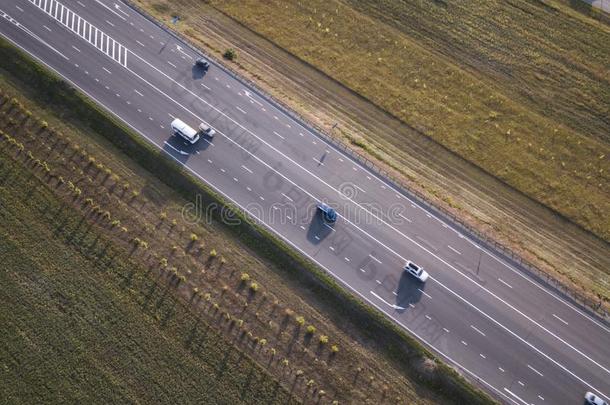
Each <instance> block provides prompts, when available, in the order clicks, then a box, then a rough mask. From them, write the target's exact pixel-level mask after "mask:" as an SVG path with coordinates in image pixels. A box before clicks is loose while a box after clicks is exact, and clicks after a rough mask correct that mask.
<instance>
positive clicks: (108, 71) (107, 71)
mask: <svg viewBox="0 0 610 405" xmlns="http://www.w3.org/2000/svg"><path fill="white" fill-rule="evenodd" d="M102 69H104V70H105V71H106V73H108V74H109V75H111V74H112V72H111V71H110V70H108V69H106V68H105V67H102Z"/></svg>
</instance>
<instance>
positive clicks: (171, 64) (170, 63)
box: [167, 61, 177, 68]
mask: <svg viewBox="0 0 610 405" xmlns="http://www.w3.org/2000/svg"><path fill="white" fill-rule="evenodd" d="M167 63H168V64H169V65H170V66H173V67H174V68H177V66H176V65H174V64H173V63H172V62H170V61H167Z"/></svg>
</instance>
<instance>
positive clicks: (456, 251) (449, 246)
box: [447, 245, 461, 255]
mask: <svg viewBox="0 0 610 405" xmlns="http://www.w3.org/2000/svg"><path fill="white" fill-rule="evenodd" d="M447 247H448V248H449V249H451V250H453V251H454V252H455V253H457V254H458V255H461V253H460V252H459V251H458V250H456V249H454V248H453V247H451V245H447Z"/></svg>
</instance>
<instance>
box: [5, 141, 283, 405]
mask: <svg viewBox="0 0 610 405" xmlns="http://www.w3.org/2000/svg"><path fill="white" fill-rule="evenodd" d="M4 153H5V152H4V151H1V152H0V156H1V157H2V158H1V159H0V241H2V242H1V243H0V261H1V262H2V270H1V271H0V284H1V285H2V288H1V289H0V302H1V303H2V305H0V324H1V325H2V328H0V339H1V340H2V345H1V347H0V381H1V383H0V398H3V400H2V402H4V403H13V404H16V403H126V402H132V403H188V402H200V403H203V402H205V403H218V404H220V403H252V404H258V403H281V404H284V403H286V402H290V400H289V397H288V395H287V393H286V391H285V390H284V389H282V388H281V387H280V386H279V385H278V383H277V381H275V379H274V378H272V377H271V376H270V375H268V374H266V373H265V372H264V371H263V370H262V369H261V368H260V367H259V366H257V365H256V364H255V363H254V362H253V361H251V360H249V359H248V358H247V357H245V356H244V355H243V353H241V352H240V351H239V350H237V349H236V348H235V347H234V346H233V345H232V344H231V343H229V342H227V341H225V340H224V339H223V337H222V336H220V335H218V334H217V333H216V332H215V331H213V330H212V329H210V328H209V327H208V326H207V325H206V324H205V322H202V321H201V320H200V319H199V318H198V317H197V316H196V315H194V314H193V313H192V312H191V310H190V309H189V308H187V307H186V306H185V304H184V303H183V302H182V301H181V300H179V299H177V297H176V296H175V295H173V294H171V293H170V294H168V293H167V291H166V290H167V289H168V288H170V287H169V286H164V285H163V284H161V283H160V284H157V280H156V277H153V275H152V274H150V273H147V272H146V269H145V268H142V266H141V265H140V264H139V263H138V262H137V261H136V260H133V261H132V260H129V259H127V257H126V255H125V252H120V251H117V250H115V248H114V246H113V244H112V243H111V242H109V241H108V240H107V239H106V238H105V237H104V235H100V234H99V233H98V232H96V230H95V229H94V228H93V227H91V225H90V224H88V223H87V221H86V219H85V218H83V217H82V216H81V215H80V213H78V211H76V210H74V209H73V208H72V207H70V206H69V205H66V204H65V203H63V202H62V201H59V200H58V199H57V198H56V197H55V196H54V195H53V193H52V192H51V191H50V190H48V189H47V187H46V185H45V184H43V183H41V182H39V181H38V179H36V178H34V177H32V175H31V173H28V171H27V170H24V168H23V167H21V165H20V164H15V163H14V162H12V161H11V160H10V158H9V159H7V158H6V155H5V154H4ZM128 277H130V278H131V279H130V281H129V282H127V279H128ZM155 286H156V287H157V288H156V289H153V287H155ZM195 335H197V336H200V341H199V343H198V344H197V345H191V344H190V341H191V339H192V337H193V336H195Z"/></svg>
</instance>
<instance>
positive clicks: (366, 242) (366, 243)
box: [32, 21, 603, 398]
mask: <svg viewBox="0 0 610 405" xmlns="http://www.w3.org/2000/svg"><path fill="white" fill-rule="evenodd" d="M32 25H36V22H35V21H34V22H33V23H32ZM113 36H114V37H116V35H113ZM66 41H67V43H69V42H70V38H66ZM79 52H82V51H81V50H80V49H79ZM102 64H103V62H102ZM168 66H170V67H171V65H168ZM111 69H112V68H111ZM153 74H154V73H153ZM166 74H168V75H169V74H171V72H168V73H166ZM69 77H71V76H69ZM114 80H117V79H116V76H113V77H112V81H114ZM151 80H152V79H151ZM155 80H158V78H157V79H155ZM217 81H218V82H221V80H220V79H219V80H214V82H217ZM208 83H209V84H210V86H208V87H210V88H213V87H212V83H213V82H208ZM130 84H131V85H132V87H133V83H130V81H129V80H126V82H125V83H122V84H121V85H120V86H119V87H120V88H121V89H123V88H128V87H126V86H129V85H130ZM227 84H228V85H229V86H230V87H227V89H230V88H231V84H230V82H229V83H226V84H225V87H226V85H227ZM107 90H108V89H107ZM170 90H171V89H169V90H167V91H168V92H169V91H170ZM175 90H179V88H177V89H175ZM93 91H96V90H93ZM142 91H144V89H142ZM177 93H178V94H176V97H180V98H181V100H187V101H188V103H191V104H192V103H195V104H196V100H197V99H196V98H189V97H188V95H186V96H185V94H184V92H182V94H180V92H179V91H177ZM231 94H232V93H231ZM152 97H153V98H154V97H158V94H157V95H152ZM241 97H243V96H241ZM110 98H111V100H108V101H107V102H106V103H109V104H105V105H112V104H113V103H114V102H115V100H113V99H112V97H110ZM219 98H220V97H219ZM145 99H146V100H147V101H150V100H152V99H151V98H148V97H145ZM257 101H258V102H259V103H261V104H262V105H264V103H263V102H264V100H263V101H259V100H257ZM144 104H146V105H148V103H144ZM250 104H256V103H255V102H254V101H253V102H252V103H250ZM193 105H194V104H193ZM261 108H264V107H261ZM272 108H273V107H271V106H268V107H267V109H272ZM167 109H169V108H168V107H167V106H162V108H160V109H159V110H158V111H156V112H154V113H150V114H151V115H150V116H149V117H155V118H156V119H159V118H158V117H161V116H163V114H164V111H163V110H166V111H167ZM203 113H204V114H208V113H209V111H203ZM181 114H184V112H181ZM246 115H247V114H246ZM252 115H253V114H252ZM284 119H286V118H285V117H284ZM223 120H224V121H226V122H224V123H223V122H222V121H223ZM273 120H274V121H279V117H278V119H277V120H275V118H273ZM286 120H287V119H286ZM127 121H129V122H132V121H138V120H137V119H133V118H132V117H130V119H128V120H127ZM149 121H150V120H149ZM217 121H218V123H217V122H215V123H214V125H218V126H222V125H227V123H228V124H232V125H233V123H231V122H230V120H226V119H225V117H222V116H221V119H219V120H217ZM272 122H273V121H272ZM147 124H148V123H147ZM161 125H162V124H159V126H161ZM148 126H149V125H146V127H148ZM138 128H141V127H140V126H138ZM234 128H235V125H233V128H227V131H229V130H234ZM263 128H264V127H263ZM148 130H150V129H149V128H147V131H148ZM243 133H244V132H241V134H243ZM215 143H216V145H217V146H220V144H219V143H218V142H216V141H215ZM213 148H214V149H215V150H214V153H215V154H216V153H218V154H220V153H221V152H220V151H218V152H217V150H216V146H214V147H213ZM258 152H259V151H257V153H258ZM333 152H335V151H333ZM233 153H235V151H233ZM238 153H240V152H239V151H238ZM286 153H288V152H286ZM229 156H231V154H230V153H229ZM244 156H247V155H244ZM339 156H340V155H339ZM276 158H277V156H274V154H273V153H268V154H266V155H264V160H266V161H273V159H276ZM338 159H342V158H341V157H338V158H337V160H338ZM193 161H195V159H191V158H190V157H189V160H188V163H189V164H191V162H193ZM221 161H224V160H221ZM222 169H223V168H222V167H221V168H220V170H222ZM259 169H260V170H261V172H259V173H263V172H264V170H265V167H264V166H262V167H260V168H259ZM200 170H201V171H200V172H202V173H211V171H210V168H209V167H208V168H203V167H202V168H201V169H200ZM224 170H225V171H226V170H228V169H224ZM251 170H252V169H251ZM221 173H222V172H221ZM232 174H236V173H235V172H233V173H232ZM234 178H237V177H234ZM373 178H374V176H373ZM220 181H221V182H222V180H220ZM234 182H235V183H237V181H234ZM229 187H230V186H229V185H223V190H225V189H228V188H229ZM261 187H262V188H264V187H265V184H261ZM310 187H313V186H310ZM274 191H277V190H274ZM235 193H238V194H239V193H240V190H237V189H236V190H235ZM318 193H324V191H323V190H320V191H318ZM267 194H269V192H268V191H267V192H266V193H265V195H267ZM276 194H278V193H277V192H275V194H271V198H272V199H270V198H268V200H270V201H282V198H285V196H283V195H282V194H281V192H280V193H279V195H276ZM284 194H286V193H284ZM229 195H232V194H229ZM318 195H323V194H318ZM412 208H413V207H412ZM420 211H421V210H420ZM427 217H428V216H427V215H426V218H427ZM428 219H431V218H428ZM437 222H438V221H437ZM337 229H338V228H337ZM276 230H277V229H276ZM278 231H279V232H280V234H282V235H290V233H291V232H292V233H294V231H291V230H288V229H287V230H285V231H284V230H282V229H279V230H278ZM295 238H296V236H295ZM365 239H366V238H365ZM333 241H334V240H333ZM309 242H311V241H309ZM360 244H362V245H363V246H366V247H367V250H364V251H371V249H375V244H373V245H372V246H371V242H370V240H363V241H360V242H358V243H355V245H356V246H358V245H360ZM329 247H332V246H329ZM329 250H330V249H329ZM359 251H361V250H359V249H358V250H357V251H356V253H355V254H357V253H358V252H359ZM324 252H325V253H326V255H328V254H329V253H328V251H326V250H324V249H321V248H319V249H318V250H317V251H311V252H310V254H316V255H319V256H320V257H316V260H319V261H322V262H323V263H324V262H325V261H327V260H328V259H326V258H325V257H322V256H324ZM378 255H381V254H378ZM331 256H332V255H331ZM335 256H336V255H335ZM346 257H347V256H346ZM330 259H336V258H334V257H331V258H330ZM422 260H423V259H422ZM335 261H336V260H335ZM383 263H384V266H383V268H384V269H385V268H386V267H385V266H386V265H387V264H389V263H392V265H391V268H392V269H397V268H399V267H400V265H401V263H400V261H396V260H395V258H394V260H393V259H392V258H388V259H385V258H384V259H383ZM327 267H328V265H327ZM330 267H331V268H333V271H335V269H338V268H339V267H340V266H337V264H336V263H334V262H333V261H332V260H330ZM378 267H382V266H378ZM337 271H338V270H337ZM390 273H392V274H393V275H394V276H395V275H396V272H390ZM347 274H348V275H349V274H351V273H347ZM352 276H353V274H352ZM357 281H358V280H355V279H354V280H350V284H351V285H352V286H353V285H355V284H356V282H357ZM452 287H453V286H452ZM366 288H367V287H366V286H363V287H362V288H360V289H359V290H360V291H365V290H366ZM427 288H428V286H427ZM426 291H428V290H427V289H426ZM439 294H445V292H443V291H440V290H439ZM430 295H432V294H430ZM437 297H439V295H438V294H435V298H436V299H438V298H437ZM453 305H454V306H455V303H453ZM450 306H451V305H450ZM420 307H421V304H420ZM446 309H447V308H445V311H446ZM568 309H569V308H568ZM438 312H440V313H442V312H443V308H440V309H438ZM419 318H422V317H421V316H420V317H419ZM422 319H427V318H425V316H424V317H423V318H422ZM458 319H459V318H458ZM456 330H458V329H454V330H453V331H452V332H453V333H457V332H455V331H456ZM475 333H478V332H475ZM464 335H465V336H466V335H467V332H464ZM470 337H471V336H470ZM454 340H455V339H454ZM454 340H451V341H454ZM602 342H603V340H602ZM464 346H466V345H464ZM455 350H457V349H455ZM484 363H485V362H484ZM485 364H486V363H485ZM602 381H603V380H602ZM562 386H565V385H563V384H562ZM579 395H580V394H579ZM562 397H563V398H566V397H564V396H562ZM547 398H548V397H547Z"/></svg>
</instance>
